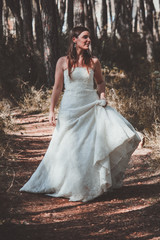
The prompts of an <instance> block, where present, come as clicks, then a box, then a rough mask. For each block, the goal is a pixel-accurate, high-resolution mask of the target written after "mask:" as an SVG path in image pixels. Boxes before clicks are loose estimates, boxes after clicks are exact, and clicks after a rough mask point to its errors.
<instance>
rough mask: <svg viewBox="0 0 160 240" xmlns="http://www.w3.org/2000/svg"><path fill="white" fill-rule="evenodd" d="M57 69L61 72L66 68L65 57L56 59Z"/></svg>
mask: <svg viewBox="0 0 160 240" xmlns="http://www.w3.org/2000/svg"><path fill="white" fill-rule="evenodd" d="M57 68H61V69H62V70H63V71H64V70H65V69H66V68H67V56H63V57H60V58H59V59H58V61H57Z"/></svg>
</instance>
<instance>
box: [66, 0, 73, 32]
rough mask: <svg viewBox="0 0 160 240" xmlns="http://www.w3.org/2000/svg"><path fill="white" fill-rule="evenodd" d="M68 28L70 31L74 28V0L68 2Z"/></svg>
mask: <svg viewBox="0 0 160 240" xmlns="http://www.w3.org/2000/svg"><path fill="white" fill-rule="evenodd" d="M67 27H68V30H69V31H70V30H71V29H72V28H73V0H68V12H67Z"/></svg>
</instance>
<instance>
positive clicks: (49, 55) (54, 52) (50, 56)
mask: <svg viewBox="0 0 160 240" xmlns="http://www.w3.org/2000/svg"><path fill="white" fill-rule="evenodd" d="M40 2H41V17H42V26H43V46H44V64H45V69H46V75H47V81H48V85H50V84H52V83H54V73H55V66H56V61H57V58H58V56H59V51H58V30H57V19H56V11H57V9H56V3H55V1H52V0H48V1H46V0H41V1H40Z"/></svg>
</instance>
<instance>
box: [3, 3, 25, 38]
mask: <svg viewBox="0 0 160 240" xmlns="http://www.w3.org/2000/svg"><path fill="white" fill-rule="evenodd" d="M6 4H7V6H8V7H9V8H10V10H11V12H12V14H13V16H14V18H15V20H16V36H17V38H18V39H21V40H23V20H22V17H21V8H20V1H19V0H6Z"/></svg>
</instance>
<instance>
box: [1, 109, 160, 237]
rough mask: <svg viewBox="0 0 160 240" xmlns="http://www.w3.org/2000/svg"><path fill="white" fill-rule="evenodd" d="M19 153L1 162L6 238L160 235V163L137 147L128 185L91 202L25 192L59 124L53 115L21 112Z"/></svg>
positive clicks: (17, 115)
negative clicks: (155, 163)
mask: <svg viewBox="0 0 160 240" xmlns="http://www.w3.org/2000/svg"><path fill="white" fill-rule="evenodd" d="M15 120H16V123H17V124H18V125H19V127H20V128H19V130H18V131H16V132H14V133H11V135H10V139H11V141H12V145H13V147H14V152H13V153H14V157H13V158H10V159H8V161H2V162H1V163H0V170H1V179H0V180H1V187H0V189H1V190H0V239H1V240H21V239H23V240H25V239H26V240H29V239H32V240H51V239H52V240H61V239H64V240H69V239H72V240H78V239H83V240H85V239H91V240H92V239H93V240H94V239H97V240H101V239H104V240H114V239H116V240H125V239H130V240H132V239H141V240H143V239H145V240H147V239H153V240H157V239H160V204H159V199H160V168H155V167H153V165H152V164H151V152H152V149H148V148H145V147H144V148H142V149H137V150H136V151H135V152H134V154H133V156H132V158H131V161H130V164H129V168H128V169H127V170H126V174H125V179H124V185H123V187H122V188H120V189H118V190H113V191H112V192H109V193H107V194H104V195H102V196H101V197H98V198H96V199H95V200H93V201H90V202H88V203H82V202H69V201H68V199H64V198H51V197H48V196H45V195H42V194H30V193H21V192H19V189H20V188H21V187H22V186H23V185H24V183H25V182H26V181H27V180H28V178H29V176H31V174H32V173H33V172H34V170H35V169H36V168H37V166H38V164H39V162H40V160H41V159H42V157H43V155H44V153H45V151H46V149H47V147H48V144H49V141H50V139H51V135H52V132H53V127H51V126H50V125H49V123H48V115H47V114H28V115H27V114H21V113H18V112H17V113H15Z"/></svg>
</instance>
